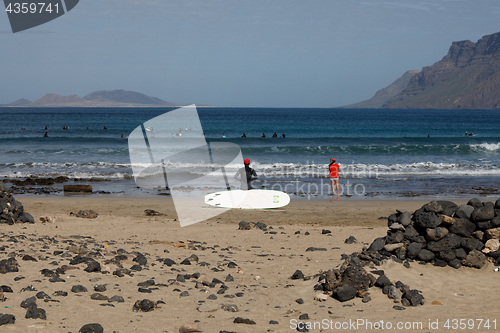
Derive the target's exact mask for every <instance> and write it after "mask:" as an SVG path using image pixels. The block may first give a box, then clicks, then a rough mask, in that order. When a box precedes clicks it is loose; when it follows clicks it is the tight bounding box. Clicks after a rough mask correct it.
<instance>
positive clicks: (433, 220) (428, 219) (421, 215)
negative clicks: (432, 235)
mask: <svg viewBox="0 0 500 333" xmlns="http://www.w3.org/2000/svg"><path fill="white" fill-rule="evenodd" d="M414 218H415V225H417V226H419V227H421V228H435V227H437V226H438V225H440V224H441V219H440V218H439V217H438V216H437V215H436V214H435V213H433V212H424V211H420V210H417V211H416V212H415V215H414Z"/></svg>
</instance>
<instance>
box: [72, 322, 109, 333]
mask: <svg viewBox="0 0 500 333" xmlns="http://www.w3.org/2000/svg"><path fill="white" fill-rule="evenodd" d="M78 333H104V329H103V327H102V326H101V325H100V324H86V325H83V326H82V327H81V328H80V330H79V331H78Z"/></svg>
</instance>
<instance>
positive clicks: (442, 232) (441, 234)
mask: <svg viewBox="0 0 500 333" xmlns="http://www.w3.org/2000/svg"><path fill="white" fill-rule="evenodd" d="M426 235H427V239H428V240H431V241H438V240H440V239H443V238H445V237H446V235H448V229H446V228H440V227H437V228H427V229H426Z"/></svg>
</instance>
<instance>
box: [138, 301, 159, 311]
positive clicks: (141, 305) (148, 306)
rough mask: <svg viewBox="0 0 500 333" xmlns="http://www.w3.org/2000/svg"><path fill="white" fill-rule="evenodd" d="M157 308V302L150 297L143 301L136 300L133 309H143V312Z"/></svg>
mask: <svg viewBox="0 0 500 333" xmlns="http://www.w3.org/2000/svg"><path fill="white" fill-rule="evenodd" d="M155 308H156V303H155V302H153V301H151V300H149V299H143V300H142V301H141V300H139V301H136V302H135V304H134V306H133V307H132V310H134V311H143V312H149V311H153V310H154V309H155Z"/></svg>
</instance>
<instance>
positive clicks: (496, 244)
mask: <svg viewBox="0 0 500 333" xmlns="http://www.w3.org/2000/svg"><path fill="white" fill-rule="evenodd" d="M499 248H500V241H499V240H498V239H488V240H487V241H486V244H484V249H483V253H490V252H495V251H497V250H498V249H499Z"/></svg>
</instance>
